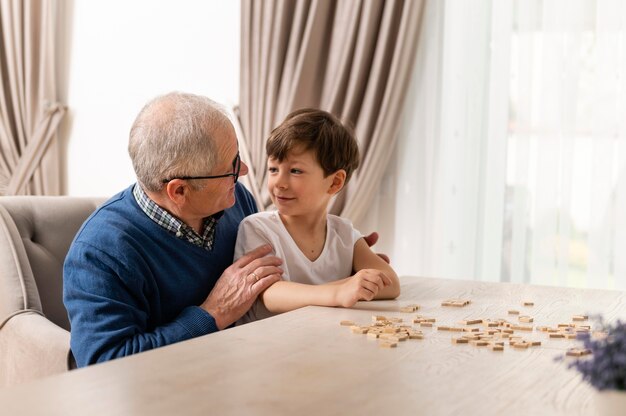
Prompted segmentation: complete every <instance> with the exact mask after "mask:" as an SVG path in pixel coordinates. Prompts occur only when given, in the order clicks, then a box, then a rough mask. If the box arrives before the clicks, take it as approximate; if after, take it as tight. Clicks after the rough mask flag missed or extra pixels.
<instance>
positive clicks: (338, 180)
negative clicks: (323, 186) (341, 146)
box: [328, 169, 346, 195]
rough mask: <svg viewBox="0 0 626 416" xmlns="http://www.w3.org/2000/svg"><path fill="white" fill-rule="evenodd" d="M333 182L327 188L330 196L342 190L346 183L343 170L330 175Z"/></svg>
mask: <svg viewBox="0 0 626 416" xmlns="http://www.w3.org/2000/svg"><path fill="white" fill-rule="evenodd" d="M332 177H333V182H332V184H331V185H330V188H328V193H329V194H331V195H335V194H336V193H338V192H339V191H341V189H342V188H343V185H344V184H345V183H346V171H345V170H343V169H339V170H338V171H337V172H335V173H333V174H332Z"/></svg>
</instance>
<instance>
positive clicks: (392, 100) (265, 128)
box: [237, 0, 423, 222]
mask: <svg viewBox="0 0 626 416" xmlns="http://www.w3.org/2000/svg"><path fill="white" fill-rule="evenodd" d="M422 9H423V1H421V0H406V1H402V0H337V1H331V0H298V1H291V0H264V1H255V0H242V7H241V14H242V17H241V19H242V24H241V27H242V34H241V83H240V105H239V108H238V111H237V115H238V119H239V122H240V126H238V128H239V129H240V135H241V136H242V141H243V143H240V147H241V148H242V151H243V153H244V157H245V158H246V159H245V160H247V161H248V162H250V165H251V166H250V167H251V172H250V175H249V177H248V178H247V180H248V186H249V187H251V188H252V192H253V194H254V195H255V197H256V198H257V201H258V202H259V208H260V209H265V208H267V207H268V206H269V205H270V203H271V201H270V198H269V195H268V193H267V190H266V186H265V184H266V176H267V174H266V166H267V160H266V159H267V157H266V153H265V141H266V140H267V137H268V135H269V133H270V132H271V130H272V129H273V128H274V127H275V126H276V125H278V123H280V122H281V121H282V120H283V119H284V117H285V116H286V115H287V114H289V113H290V112H291V111H293V110H295V109H298V108H302V107H315V108H321V109H323V110H326V111H329V112H332V113H333V114H335V115H337V116H338V117H340V118H341V119H343V120H344V121H347V122H349V123H351V124H352V125H353V126H354V127H355V131H356V135H357V139H358V142H359V147H360V151H361V157H362V159H361V167H360V168H359V169H358V170H357V172H356V173H355V174H354V176H353V178H352V179H351V181H350V183H349V184H348V186H347V188H346V189H345V190H344V191H343V192H341V193H340V194H339V196H338V197H337V198H336V199H335V201H334V203H333V205H332V207H331V212H332V213H335V214H340V215H342V216H345V217H348V218H350V219H352V221H355V222H356V221H358V220H360V219H361V218H363V216H364V214H365V213H366V212H367V209H368V204H369V203H370V201H371V200H372V198H373V196H374V193H375V192H376V190H377V188H378V185H379V183H380V179H381V176H382V173H383V172H384V169H385V167H386V165H387V163H388V161H389V158H390V156H391V154H392V151H393V149H394V144H395V141H396V136H397V133H398V127H399V124H400V123H399V120H400V117H401V114H402V108H403V105H404V101H405V96H406V91H407V89H408V84H409V80H410V77H411V74H412V64H413V62H414V56H415V51H416V48H417V40H418V35H419V31H420V25H421V15H422Z"/></svg>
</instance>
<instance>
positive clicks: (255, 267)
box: [200, 245, 283, 329]
mask: <svg viewBox="0 0 626 416" xmlns="http://www.w3.org/2000/svg"><path fill="white" fill-rule="evenodd" d="M271 251H272V247H271V246H270V245H264V246H261V247H258V248H256V249H254V250H252V251H251V252H249V253H246V254H245V255H244V256H243V257H241V258H240V259H239V260H237V261H236V262H235V263H233V265H232V266H230V267H229V268H227V269H226V270H224V273H223V274H222V276H220V278H219V279H218V280H217V282H216V283H215V286H214V287H213V290H211V293H209V296H208V297H207V298H206V300H205V301H204V303H202V305H200V307H201V308H203V309H204V310H206V311H207V312H208V313H210V314H211V316H212V317H213V318H214V319H215V323H216V324H217V327H218V328H219V329H224V328H226V327H228V326H229V325H230V324H232V323H233V322H235V321H236V320H237V319H239V318H241V317H242V316H243V315H244V314H245V313H246V312H247V311H248V309H250V307H251V306H252V304H253V303H254V301H255V300H256V298H257V296H259V294H260V293H261V292H263V291H264V290H265V289H267V288H268V287H270V286H271V285H272V284H274V283H276V282H277V281H279V280H280V278H281V276H282V274H283V270H282V269H281V268H280V267H278V266H280V265H281V264H282V260H281V259H279V258H278V257H275V256H267V257H264V256H265V255H266V254H268V253H270V252H271Z"/></svg>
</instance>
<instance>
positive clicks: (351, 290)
mask: <svg viewBox="0 0 626 416" xmlns="http://www.w3.org/2000/svg"><path fill="white" fill-rule="evenodd" d="M390 284H391V279H389V277H387V276H386V275H385V274H384V273H383V272H382V271H380V270H375V269H363V270H359V271H358V272H357V273H356V274H355V275H354V276H351V277H349V278H348V279H346V281H345V282H343V283H341V284H340V285H339V286H338V288H337V304H338V305H339V306H343V307H344V308H350V307H352V306H354V304H355V303H357V302H358V301H360V300H372V299H374V296H376V294H377V293H378V291H380V290H382V289H383V288H384V287H386V286H389V285H390Z"/></svg>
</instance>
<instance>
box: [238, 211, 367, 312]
mask: <svg viewBox="0 0 626 416" xmlns="http://www.w3.org/2000/svg"><path fill="white" fill-rule="evenodd" d="M326 218H327V219H326V221H327V223H326V241H325V243H324V249H323V250H322V253H321V254H320V256H319V257H318V258H317V259H315V261H311V260H309V259H308V257H307V256H305V255H304V253H303V252H302V251H301V250H300V248H299V247H298V246H297V245H296V243H295V241H293V238H291V235H290V234H289V232H288V231H287V229H286V228H285V225H284V224H283V222H282V220H281V219H280V217H279V216H278V212H277V211H273V212H259V213H258V214H254V215H250V216H248V217H246V218H244V220H243V221H242V222H241V224H240V225H239V232H238V234H237V243H236V245H235V260H237V259H238V258H240V257H241V256H243V255H244V254H245V253H247V252H249V251H251V250H254V249H255V248H257V247H259V246H261V245H263V244H267V243H269V244H271V245H272V247H273V248H274V255H275V256H276V257H279V258H281V259H282V260H283V264H282V265H281V266H280V267H281V268H282V269H283V270H284V274H283V280H287V281H292V282H298V283H305V284H313V285H319V284H322V283H328V282H333V281H335V280H339V279H343V278H345V277H348V276H351V275H352V258H353V255H354V245H355V244H356V242H357V241H358V240H359V239H360V238H361V237H362V234H361V233H359V232H358V231H357V230H355V229H354V227H353V226H352V223H351V222H350V221H349V220H347V219H345V218H340V217H338V216H336V215H331V214H328V215H327V216H326ZM269 316H272V314H271V313H270V312H269V311H268V310H267V309H266V308H265V306H264V305H263V302H261V300H260V299H259V300H257V301H256V302H255V303H254V305H253V306H252V308H251V309H250V311H249V312H248V313H247V314H246V315H244V317H243V318H241V319H240V320H239V322H238V324H241V323H246V322H251V321H255V320H257V319H263V318H267V317H269Z"/></svg>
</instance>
